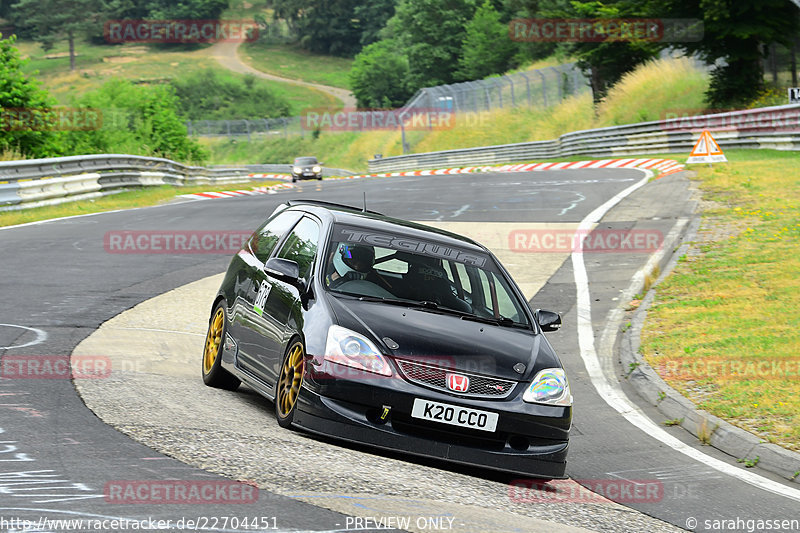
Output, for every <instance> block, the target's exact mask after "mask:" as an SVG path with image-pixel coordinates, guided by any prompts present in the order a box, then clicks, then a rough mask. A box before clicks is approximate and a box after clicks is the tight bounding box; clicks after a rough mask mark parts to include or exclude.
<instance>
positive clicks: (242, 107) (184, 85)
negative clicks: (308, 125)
mask: <svg viewBox="0 0 800 533" xmlns="http://www.w3.org/2000/svg"><path fill="white" fill-rule="evenodd" d="M171 83H172V86H173V87H174V89H175V94H176V95H177V97H178V102H177V103H178V112H179V114H180V115H181V116H183V117H184V118H186V119H189V120H223V119H231V120H234V119H246V118H275V117H286V116H289V114H290V106H289V102H287V101H286V100H285V99H283V98H281V97H279V96H276V95H275V94H273V93H272V92H271V91H270V90H269V89H267V88H266V87H264V86H263V85H261V84H259V83H257V80H256V79H255V78H254V77H252V76H248V77H246V78H245V79H244V80H242V79H240V78H233V77H227V76H224V75H219V74H217V72H216V71H214V70H211V69H208V70H205V71H202V72H198V73H195V74H193V75H190V76H187V77H185V78H180V79H177V80H173V81H172V82H171Z"/></svg>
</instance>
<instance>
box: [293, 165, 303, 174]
mask: <svg viewBox="0 0 800 533" xmlns="http://www.w3.org/2000/svg"><path fill="white" fill-rule="evenodd" d="M292 171H293V172H294V173H295V174H300V173H301V172H302V171H303V169H302V168H300V167H294V168H293V169H292Z"/></svg>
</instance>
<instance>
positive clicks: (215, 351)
mask: <svg viewBox="0 0 800 533" xmlns="http://www.w3.org/2000/svg"><path fill="white" fill-rule="evenodd" d="M227 327H228V317H227V311H226V307H225V301H224V300H222V301H220V302H219V303H218V304H217V305H216V306H215V307H214V310H213V311H212V312H211V318H210V319H209V321H208V333H207V334H206V344H205V347H204V348H203V361H202V363H203V365H202V370H203V383H205V384H206V385H208V386H209V387H214V388H216V389H224V390H230V391H232V390H236V389H237V388H239V384H240V383H241V381H240V380H239V378H237V377H236V376H234V375H233V374H231V373H230V372H228V371H227V370H225V369H224V368H222V354H221V353H220V352H221V351H222V343H223V339H225V332H226V330H227Z"/></svg>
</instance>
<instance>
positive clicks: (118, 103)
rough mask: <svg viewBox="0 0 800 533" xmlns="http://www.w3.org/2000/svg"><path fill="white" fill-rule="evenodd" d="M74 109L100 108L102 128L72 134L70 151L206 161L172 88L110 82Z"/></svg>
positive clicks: (84, 98)
mask: <svg viewBox="0 0 800 533" xmlns="http://www.w3.org/2000/svg"><path fill="white" fill-rule="evenodd" d="M75 105H77V106H79V107H84V108H90V109H100V110H102V112H103V124H102V127H101V128H98V129H93V130H89V131H71V132H69V134H68V135H67V139H66V141H67V148H68V150H69V152H70V153H84V154H89V153H128V154H141V155H154V156H159V157H166V158H170V159H175V160H178V161H196V162H199V161H202V160H203V159H205V158H206V157H207V154H206V153H205V152H204V150H203V149H202V148H201V147H200V146H199V145H198V144H197V142H196V141H195V140H193V139H190V138H189V137H188V136H187V131H186V125H185V124H184V123H183V120H182V119H181V118H180V117H179V116H178V113H177V109H178V101H177V97H176V95H175V91H174V90H173V88H172V87H171V86H170V85H155V86H147V85H134V84H133V83H131V82H130V81H128V80H122V79H112V80H111V81H108V82H106V83H105V84H103V86H102V87H101V88H100V89H98V90H96V91H93V92H91V93H87V94H85V95H83V96H82V97H81V98H79V99H78V100H77V101H76V102H75Z"/></svg>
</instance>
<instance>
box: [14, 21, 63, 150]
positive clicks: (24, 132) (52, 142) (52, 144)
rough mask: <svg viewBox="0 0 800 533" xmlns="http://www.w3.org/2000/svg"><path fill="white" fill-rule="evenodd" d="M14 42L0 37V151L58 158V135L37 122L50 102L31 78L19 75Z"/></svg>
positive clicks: (19, 62) (19, 61) (51, 101)
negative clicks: (56, 156)
mask: <svg viewBox="0 0 800 533" xmlns="http://www.w3.org/2000/svg"><path fill="white" fill-rule="evenodd" d="M14 41H15V37H14V36H11V38H10V39H2V35H1V34H0V151H6V150H14V151H18V152H20V153H22V155H24V156H33V157H47V156H51V155H58V153H59V150H60V148H59V144H58V143H59V135H58V134H57V133H55V132H53V131H52V130H50V129H48V128H47V127H46V126H45V127H42V124H43V122H42V121H40V120H38V118H41V117H43V116H44V115H46V114H47V113H48V112H49V111H50V110H51V107H52V106H53V104H54V102H53V100H52V99H51V98H50V96H49V95H48V94H47V92H46V91H44V90H42V89H40V88H39V85H38V83H37V82H36V81H35V80H34V79H32V78H27V77H26V76H25V75H24V74H23V73H22V70H21V68H22V65H23V62H22V60H20V57H19V50H17V49H16V48H15V47H14ZM22 117H29V118H22ZM37 117H38V118H37Z"/></svg>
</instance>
